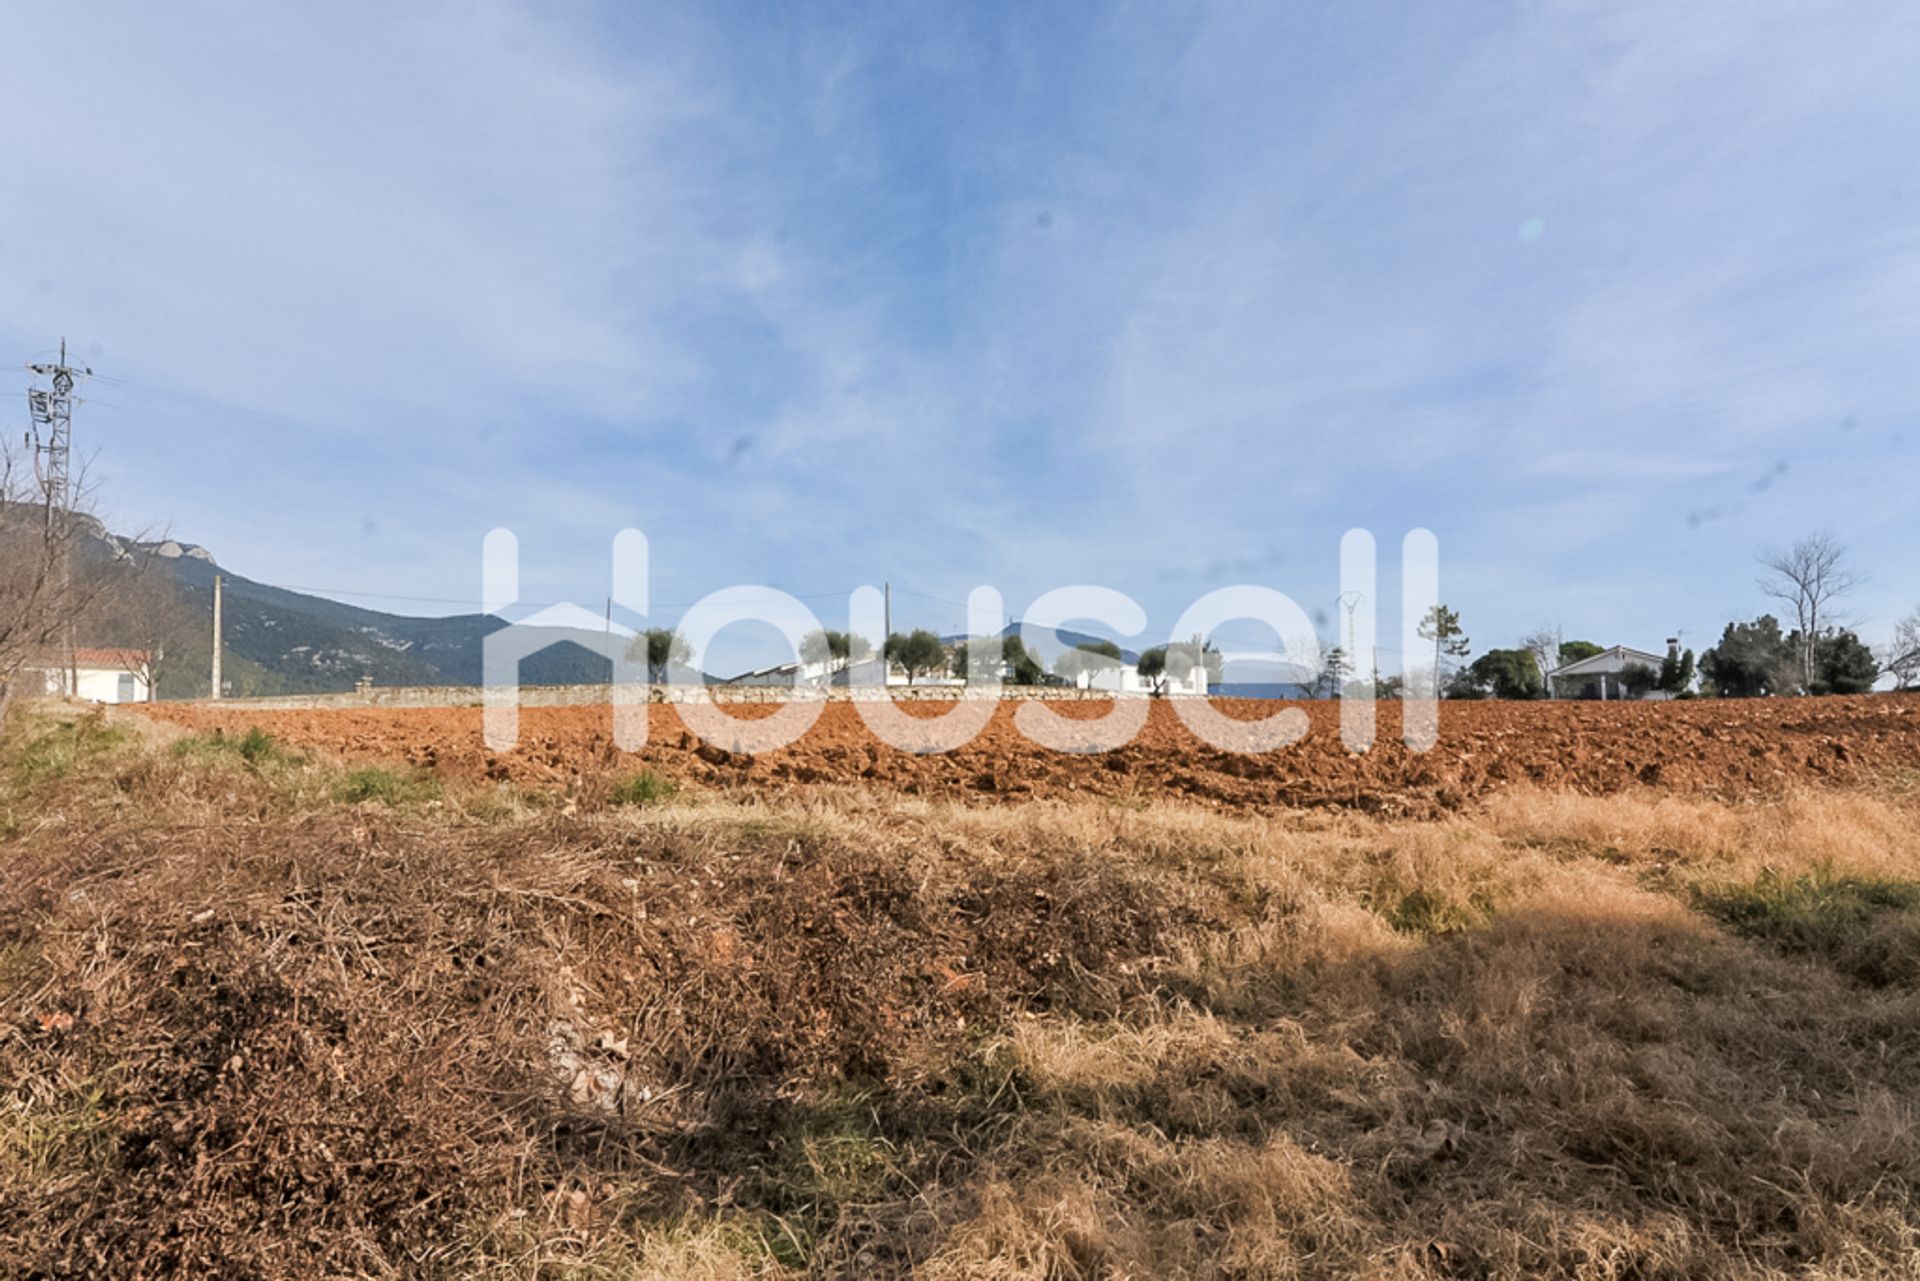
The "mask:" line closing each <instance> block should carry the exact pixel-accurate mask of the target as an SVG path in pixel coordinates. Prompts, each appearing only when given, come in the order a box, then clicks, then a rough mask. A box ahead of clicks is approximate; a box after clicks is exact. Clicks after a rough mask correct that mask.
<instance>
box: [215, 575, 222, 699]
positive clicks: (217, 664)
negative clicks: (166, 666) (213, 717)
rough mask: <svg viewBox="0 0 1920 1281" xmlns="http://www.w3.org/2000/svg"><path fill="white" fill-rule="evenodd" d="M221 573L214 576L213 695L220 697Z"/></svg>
mask: <svg viewBox="0 0 1920 1281" xmlns="http://www.w3.org/2000/svg"><path fill="white" fill-rule="evenodd" d="M220 649H221V640H220V575H218V574H215V575H214V576H213V696H214V697H215V698H219V697H220Z"/></svg>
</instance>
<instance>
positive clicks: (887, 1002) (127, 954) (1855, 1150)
mask: <svg viewBox="0 0 1920 1281" xmlns="http://www.w3.org/2000/svg"><path fill="white" fill-rule="evenodd" d="M20 729H21V732H17V733H16V734H15V736H14V737H13V738H12V739H11V740H10V741H9V745H8V748H7V752H6V754H5V760H4V761H3V762H0V836H3V837H4V842H5V843H4V845H0V856H4V858H5V860H6V862H5V863H4V865H0V1271H6V1272H9V1273H23V1274H32V1273H36V1272H37V1273H39V1274H44V1275H75V1276H95V1275H149V1276H158V1275H176V1274H178V1275H222V1276H228V1275H232V1276H263V1277H264V1276H283V1275H361V1276H401V1275H409V1276H411V1275H446V1276H452V1275H463V1276H464V1275H478V1276H487V1277H498V1278H531V1277H542V1278H560V1277H568V1278H574V1277H578V1278H594V1277H606V1278H616V1277H617V1278H640V1277H646V1278H715V1279H721V1278H735V1277H757V1276H790V1275H801V1274H821V1275H825V1274H841V1273H849V1272H852V1273H862V1274H867V1275H873V1276H883V1275H896V1274H902V1273H907V1272H916V1273H924V1274H926V1275H928V1276H932V1277H999V1278H1029V1277H1031V1278H1055V1277H1059V1278H1069V1277H1086V1278H1093V1277H1113V1278H1118V1277H1142V1278H1145V1277H1192V1278H1202V1277H1292V1276H1301V1277H1311V1276H1353V1275H1369V1276H1397V1277H1408V1278H1415V1277H1452V1276H1486V1277H1493V1276H1515V1275H1564V1276H1582V1277H1596V1278H1599V1277H1656V1276H1672V1277H1694V1276H1726V1277H1736V1276H1738V1277H1746V1276H1756V1275H1779V1276H1786V1275H1794V1276H1821V1277H1845V1276H1859V1277H1867V1276H1886V1275H1892V1274H1900V1275H1915V1274H1920V1214H1917V1213H1916V1211H1915V1209H1914V1204H1913V1202H1914V1191H1915V1188H1916V1186H1917V1185H1920V1120H1917V1119H1916V1116H1915V1112H1914V1107H1915V1100H1917V1099H1920V989H1917V988H1916V981H1917V980H1920V964H1916V959H1917V958H1920V943H1917V942H1916V940H1920V824H1916V822H1915V818H1916V809H1920V804H1917V803H1916V801H1915V799H1914V797H1913V796H1912V795H1911V793H1910V790H1909V789H1903V788H1902V787H1901V786H1899V785H1898V781H1897V780H1895V781H1892V782H1889V783H1888V784H1887V785H1884V786H1874V787H1858V788H1855V789H1854V790H1849V791H1835V790H1827V791H1804V792H1792V793H1788V794H1786V795H1784V796H1780V797H1776V798H1772V799H1768V800H1756V801H1752V802H1746V803H1738V804H1734V803H1728V802H1725V801H1718V800H1708V799H1702V798H1697V797H1691V796H1688V795H1684V794H1675V793H1670V792H1664V791H1659V790H1654V789H1647V790H1643V791H1638V792H1629V793H1626V794H1622V795H1617V796H1613V797H1609V798H1605V799H1593V798H1583V797H1578V796H1573V795H1568V794H1558V793H1543V792H1536V793H1527V792H1506V793H1500V794H1497V795H1495V796H1494V797H1492V798H1491V799H1490V800H1489V801H1488V802H1487V803H1486V804H1485V805H1484V806H1483V807H1482V808H1480V809H1478V810H1476V811H1473V812H1471V813H1464V814H1460V815H1456V816H1453V817H1449V818H1446V819H1443V820H1439V821H1433V822H1423V823H1422V822H1384V821H1379V820H1373V819H1368V818H1364V817H1361V816H1357V815H1340V814H1326V813H1322V814H1313V815H1285V816H1280V817H1276V818H1256V817H1239V818H1235V817H1223V816H1221V815H1219V814H1217V813H1209V812H1204V811H1201V810H1198V809H1192V808H1185V807H1181V806H1175V805H1152V806H1146V807H1132V806H1128V805H1122V804H1116V803H1113V802H1111V801H1105V800H1090V801H1083V802H1073V803H1069V802H1057V803H1056V802H1034V803H1032V804H1029V805H1025V806H1018V807H1013V806H1007V807H997V808H980V807H964V806H947V805H943V804H937V803H929V802H921V801H915V800H910V799H902V798H899V797H894V796H883V795H877V794H872V793H868V792H862V791H858V790H851V789H850V790H845V791H833V790H829V789H822V790H820V791H818V792H815V793H810V794H809V796H808V798H807V799H805V800H800V801H787V802H782V803H778V804H769V803H766V802H765V801H763V800H762V799H760V798H758V797H756V796H755V795H754V794H752V793H750V792H745V791H742V792H738V793H734V794H729V795H724V796H716V795H713V794H710V793H706V794H693V795H687V794H683V795H681V796H678V797H675V796H670V795H666V794H664V793H655V792H654V791H653V790H652V789H650V788H649V789H631V788H619V787H616V786H614V785H612V784H609V785H608V786H607V787H606V788H605V789H603V790H604V794H599V793H596V792H581V793H578V794H575V795H573V796H571V797H565V796H561V797H554V796H537V795H532V796H530V795H522V794H518V793H514V792H510V791H501V790H498V789H483V788H475V789H470V790H462V789H459V788H451V789H448V790H445V791H440V790H437V789H429V788H425V787H420V786H416V785H415V784H414V780H412V779H410V778H408V777H407V776H405V775H395V776H391V777H390V778H388V779H385V780H381V781H378V782H377V785H376V782H374V781H369V780H368V779H366V778H365V777H363V776H356V775H354V774H353V773H352V772H350V771H349V770H347V769H346V768H344V767H341V766H337V765H334V764H331V763H329V762H327V761H324V760H318V759H307V758H303V757H301V756H299V755H296V754H294V753H291V752H287V751H285V750H284V749H282V748H280V747H279V746H278V745H277V744H274V743H272V742H271V741H270V740H261V739H258V738H256V739H245V738H236V739H235V740H232V741H221V742H218V743H214V742H209V741H207V740H194V739H188V740H183V741H180V742H171V743H168V742H157V741H154V740H153V739H152V738H150V737H141V736H139V735H137V734H135V733H131V732H121V731H120V730H119V729H117V728H116V727H115V726H113V725H110V724H104V723H98V722H89V721H86V720H80V721H75V722H73V723H70V724H67V725H64V726H63V725H61V724H58V723H41V724H34V725H27V726H23V727H20ZM640 790H645V791H646V793H647V794H646V795H644V796H642V795H640V794H639V791H640Z"/></svg>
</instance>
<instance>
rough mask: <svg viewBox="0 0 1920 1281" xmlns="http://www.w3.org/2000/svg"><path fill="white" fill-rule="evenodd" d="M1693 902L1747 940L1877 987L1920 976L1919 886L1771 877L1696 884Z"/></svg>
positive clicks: (1827, 877) (1817, 875) (1825, 877)
mask: <svg viewBox="0 0 1920 1281" xmlns="http://www.w3.org/2000/svg"><path fill="white" fill-rule="evenodd" d="M1693 903H1694V906H1695V907H1696V908H1698V909H1699V910H1700V911H1703V912H1705V913H1706V914H1707V915H1709V916H1711V917H1713V918H1714V919H1715V920H1717V921H1719V922H1720V923H1721V924H1723V925H1725V926H1726V927H1727V928H1728V929H1730V930H1732V931H1733V932H1734V933H1736V934H1739V935H1741V936H1742V937H1744V938H1751V939H1757V940H1759V941H1762V942H1765V943H1769V944H1771V945H1773V946H1774V947H1776V948H1778V949H1779V950H1780V951H1782V952H1786V953H1788V954H1790V955H1797V956H1816V957H1819V958H1821V959H1822V960H1824V961H1826V962H1827V963H1828V964H1830V965H1832V966H1833V967H1834V968H1835V969H1838V970H1839V971H1841V972H1842V973H1844V974H1847V975H1849V976H1850V977H1852V978H1854V979H1857V980H1859V981H1860V982H1862V983H1867V984H1870V985H1872V986H1874V987H1885V986H1887V985H1889V984H1893V983H1910V982H1913V981H1914V980H1915V979H1916V978H1920V883H1916V882H1913V881H1892V880H1879V879H1873V878H1867V877H1858V876H1834V875H1832V874H1831V873H1826V872H1821V873H1813V874H1808V875H1803V876H1796V877H1791V878H1788V877H1783V876H1780V875H1779V874H1778V873H1775V872H1771V871H1769V872H1763V873H1762V874H1761V875H1760V876H1759V877H1757V878H1755V879H1754V880H1753V881H1752V882H1750V883H1748V884H1745V885H1722V886H1696V887H1694V890H1693Z"/></svg>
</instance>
